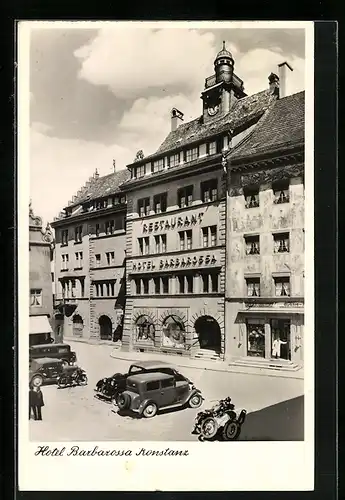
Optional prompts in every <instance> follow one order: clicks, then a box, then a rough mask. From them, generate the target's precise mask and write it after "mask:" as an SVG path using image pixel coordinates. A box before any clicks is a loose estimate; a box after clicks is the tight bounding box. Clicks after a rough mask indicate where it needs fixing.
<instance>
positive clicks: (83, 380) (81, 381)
mask: <svg viewBox="0 0 345 500" xmlns="http://www.w3.org/2000/svg"><path fill="white" fill-rule="evenodd" d="M78 382H79V385H87V375H81V376H80V377H79V380H78Z"/></svg>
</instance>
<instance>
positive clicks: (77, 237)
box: [74, 226, 83, 243]
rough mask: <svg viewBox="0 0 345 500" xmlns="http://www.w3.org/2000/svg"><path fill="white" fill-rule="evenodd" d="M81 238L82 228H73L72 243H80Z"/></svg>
mask: <svg viewBox="0 0 345 500" xmlns="http://www.w3.org/2000/svg"><path fill="white" fill-rule="evenodd" d="M82 238H83V226H77V227H75V228H74V242H75V243H81V241H82Z"/></svg>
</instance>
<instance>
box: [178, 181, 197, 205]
mask: <svg viewBox="0 0 345 500" xmlns="http://www.w3.org/2000/svg"><path fill="white" fill-rule="evenodd" d="M177 197H178V206H179V207H180V208H185V207H190V206H191V205H192V203H193V186H186V187H183V188H180V189H179V190H178V192H177Z"/></svg>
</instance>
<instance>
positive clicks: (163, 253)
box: [122, 47, 277, 359]
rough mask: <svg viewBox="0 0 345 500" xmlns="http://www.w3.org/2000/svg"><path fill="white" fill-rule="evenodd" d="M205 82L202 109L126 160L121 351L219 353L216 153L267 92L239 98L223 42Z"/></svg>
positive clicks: (260, 110)
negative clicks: (151, 149)
mask: <svg viewBox="0 0 345 500" xmlns="http://www.w3.org/2000/svg"><path fill="white" fill-rule="evenodd" d="M214 65H215V74H214V75H212V76H211V77H209V78H207V79H206V81H205V89H204V91H203V92H202V102H203V114H202V116H200V117H199V118H197V119H196V120H193V121H191V122H189V123H185V124H184V123H182V120H183V113H181V112H180V111H179V110H177V109H173V110H172V113H171V132H170V134H169V135H168V136H167V138H166V139H165V140H164V142H163V143H162V145H161V146H160V147H159V149H158V150H157V152H156V153H155V154H153V155H150V156H148V157H146V158H142V157H139V158H138V159H137V161H135V162H134V163H133V164H131V165H129V166H128V169H129V170H130V172H131V179H130V180H129V181H128V182H126V183H125V184H124V185H123V186H122V190H123V191H124V192H126V195H127V245H126V257H127V259H126V284H127V294H126V312H125V323H124V334H123V342H122V348H123V349H127V350H136V351H159V352H164V353H176V354H179V355H185V356H191V357H203V358H205V359H207V358H211V359H217V358H218V359H219V358H224V356H225V354H226V349H227V345H229V342H230V340H229V339H227V337H229V336H231V335H233V328H228V329H225V328H224V310H225V304H224V298H225V293H226V282H225V267H226V266H225V262H226V254H225V232H226V176H225V174H224V168H223V159H224V155H226V154H227V153H228V152H229V150H230V149H231V148H233V147H234V146H235V145H236V144H238V143H239V142H240V141H242V140H243V139H244V138H245V137H246V135H248V134H249V133H250V132H251V131H252V130H253V128H254V127H255V125H256V123H257V122H258V120H259V119H260V118H261V117H262V116H263V114H264V113H265V111H266V110H267V109H268V108H269V107H270V105H272V104H273V103H274V101H275V100H276V98H277V91H276V88H275V87H274V88H268V89H267V90H266V91H263V92H260V93H258V94H256V95H254V96H249V97H247V96H246V94H245V93H244V89H243V82H242V80H240V79H239V78H238V77H237V76H236V75H235V74H234V72H233V68H234V60H233V58H232V55H231V54H230V53H229V52H228V51H227V50H226V49H225V47H223V50H222V51H221V52H219V53H218V55H217V57H216V59H215V64H214Z"/></svg>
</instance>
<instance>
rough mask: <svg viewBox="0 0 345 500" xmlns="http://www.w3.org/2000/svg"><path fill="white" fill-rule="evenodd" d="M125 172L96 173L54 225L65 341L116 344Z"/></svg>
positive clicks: (58, 301)
mask: <svg viewBox="0 0 345 500" xmlns="http://www.w3.org/2000/svg"><path fill="white" fill-rule="evenodd" d="M127 178H128V172H127V171H125V170H122V171H119V172H114V173H112V174H109V175H106V176H103V177H99V175H98V174H97V171H96V173H95V174H94V176H93V177H91V178H90V179H89V181H88V182H87V183H86V185H85V186H84V187H83V188H82V189H81V190H80V191H79V192H78V193H77V195H76V196H75V197H74V198H73V200H72V201H71V202H70V203H69V205H68V206H67V207H66V208H65V210H64V211H63V212H62V213H61V214H60V216H59V217H58V218H56V219H55V221H54V222H53V223H52V227H53V228H54V229H55V235H56V248H55V283H56V297H55V305H56V308H57V312H56V315H55V317H56V320H57V324H58V325H59V328H60V329H61V330H62V331H63V336H64V338H76V339H77V338H82V339H87V340H90V339H91V340H92V339H94V340H104V341H116V340H120V339H121V336H122V323H123V312H124V304H125V283H124V267H125V239H126V236H125V232H126V231H125V229H126V228H125V224H126V199H125V195H124V194H123V193H120V192H119V186H120V184H122V183H123V182H124V181H125V180H126V179H127Z"/></svg>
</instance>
